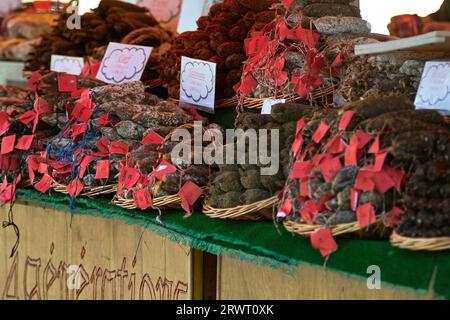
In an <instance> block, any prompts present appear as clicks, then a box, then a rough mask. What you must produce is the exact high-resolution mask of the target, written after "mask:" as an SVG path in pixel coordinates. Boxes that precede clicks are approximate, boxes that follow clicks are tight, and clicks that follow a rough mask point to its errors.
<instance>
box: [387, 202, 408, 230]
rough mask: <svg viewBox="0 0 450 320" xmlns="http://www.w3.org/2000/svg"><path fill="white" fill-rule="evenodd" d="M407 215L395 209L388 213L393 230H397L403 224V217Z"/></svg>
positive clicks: (389, 223)
mask: <svg viewBox="0 0 450 320" xmlns="http://www.w3.org/2000/svg"><path fill="white" fill-rule="evenodd" d="M404 213H405V211H404V210H402V209H400V208H397V207H394V208H392V210H391V211H389V213H388V217H389V222H388V225H389V227H391V228H396V227H397V226H398V225H399V224H400V223H401V222H402V215H403V214H404Z"/></svg>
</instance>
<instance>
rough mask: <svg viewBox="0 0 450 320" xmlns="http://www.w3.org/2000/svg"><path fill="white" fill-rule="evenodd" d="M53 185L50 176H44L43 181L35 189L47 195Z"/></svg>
mask: <svg viewBox="0 0 450 320" xmlns="http://www.w3.org/2000/svg"><path fill="white" fill-rule="evenodd" d="M52 183H53V179H52V177H50V176H49V175H48V174H44V175H43V177H42V179H41V181H39V182H38V183H36V184H35V185H34V188H35V189H36V190H37V191H39V192H42V193H45V192H47V190H48V189H50V188H51V186H52Z"/></svg>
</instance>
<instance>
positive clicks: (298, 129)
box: [295, 118, 305, 137]
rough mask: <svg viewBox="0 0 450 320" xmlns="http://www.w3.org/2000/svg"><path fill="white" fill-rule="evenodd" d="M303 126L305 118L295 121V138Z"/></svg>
mask: <svg viewBox="0 0 450 320" xmlns="http://www.w3.org/2000/svg"><path fill="white" fill-rule="evenodd" d="M304 126H305V118H301V119H300V120H298V121H297V127H296V129H295V136H296V137H297V136H298V135H299V134H300V132H301V131H302V129H303V127H304Z"/></svg>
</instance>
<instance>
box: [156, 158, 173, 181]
mask: <svg viewBox="0 0 450 320" xmlns="http://www.w3.org/2000/svg"><path fill="white" fill-rule="evenodd" d="M176 171H177V168H175V167H174V166H173V165H171V164H170V163H169V162H167V161H163V162H161V164H160V165H159V166H158V167H156V169H155V170H153V172H152V176H154V177H155V178H156V179H158V180H160V181H162V180H164V177H165V176H166V174H169V173H174V172H176Z"/></svg>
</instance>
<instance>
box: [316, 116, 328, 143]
mask: <svg viewBox="0 0 450 320" xmlns="http://www.w3.org/2000/svg"><path fill="white" fill-rule="evenodd" d="M329 129H330V127H329V126H328V125H327V124H326V123H325V122H323V121H321V122H320V125H319V127H318V128H317V130H316V132H314V134H313V137H312V139H313V141H314V142H315V143H319V142H320V141H321V140H322V139H323V137H325V135H326V134H327V132H328V130H329Z"/></svg>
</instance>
